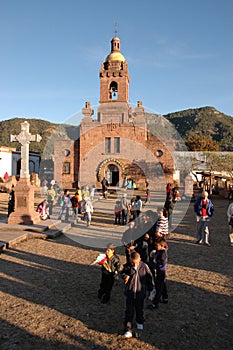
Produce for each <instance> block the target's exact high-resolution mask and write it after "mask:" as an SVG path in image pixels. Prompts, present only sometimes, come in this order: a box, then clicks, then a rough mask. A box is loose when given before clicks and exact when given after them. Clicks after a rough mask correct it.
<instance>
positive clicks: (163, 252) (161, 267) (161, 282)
mask: <svg viewBox="0 0 233 350" xmlns="http://www.w3.org/2000/svg"><path fill="white" fill-rule="evenodd" d="M155 248H156V251H152V252H151V257H152V258H153V261H152V263H150V267H151V268H153V269H154V270H155V271H156V273H155V290H156V294H155V297H154V299H153V301H152V304H151V305H149V308H150V309H152V310H154V309H157V308H158V307H159V302H160V301H162V302H163V303H164V304H167V303H168V293H167V283H166V270H167V249H166V240H165V239H164V238H163V237H160V238H158V239H157V241H156V243H155ZM161 298H162V300H161Z"/></svg>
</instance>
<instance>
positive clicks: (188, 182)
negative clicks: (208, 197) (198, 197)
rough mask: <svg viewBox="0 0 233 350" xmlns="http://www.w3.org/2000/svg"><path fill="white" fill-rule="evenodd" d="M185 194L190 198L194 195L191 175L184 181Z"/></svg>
mask: <svg viewBox="0 0 233 350" xmlns="http://www.w3.org/2000/svg"><path fill="white" fill-rule="evenodd" d="M184 194H185V196H187V197H190V198H191V197H192V195H193V179H192V176H191V175H188V176H186V178H185V180H184Z"/></svg>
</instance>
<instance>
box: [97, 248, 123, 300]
mask: <svg viewBox="0 0 233 350" xmlns="http://www.w3.org/2000/svg"><path fill="white" fill-rule="evenodd" d="M115 248H116V247H115V246H114V244H112V243H110V244H108V245H107V248H106V251H105V254H106V257H107V260H106V262H105V264H103V265H102V267H101V270H102V276H101V282H100V288H99V290H98V298H99V299H100V300H101V303H103V304H106V303H107V302H108V301H109V299H110V295H111V290H112V287H113V285H114V280H115V276H116V275H117V274H118V272H119V271H120V259H119V257H118V256H117V255H116V254H115Z"/></svg>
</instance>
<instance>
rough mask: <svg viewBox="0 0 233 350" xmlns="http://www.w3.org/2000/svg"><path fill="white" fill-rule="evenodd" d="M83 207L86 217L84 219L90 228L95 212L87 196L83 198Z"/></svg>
mask: <svg viewBox="0 0 233 350" xmlns="http://www.w3.org/2000/svg"><path fill="white" fill-rule="evenodd" d="M82 207H83V215H84V216H83V218H84V221H86V222H87V227H88V226H90V224H91V215H92V214H93V211H94V209H93V205H92V202H91V200H90V198H87V197H85V196H84V197H83V204H82Z"/></svg>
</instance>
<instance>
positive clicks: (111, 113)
mask: <svg viewBox="0 0 233 350" xmlns="http://www.w3.org/2000/svg"><path fill="white" fill-rule="evenodd" d="M99 82H100V93H99V96H100V97H99V105H98V107H97V113H96V114H97V115H96V116H95V118H94V110H93V109H92V106H91V104H90V102H86V103H85V106H84V108H83V109H82V115H83V118H82V120H81V123H80V126H79V132H78V134H77V138H76V140H67V139H66V140H57V141H55V144H54V178H55V180H56V181H57V182H58V183H59V185H60V186H62V188H75V187H77V186H79V187H81V186H85V185H88V186H93V185H94V186H95V187H96V188H100V187H101V181H102V179H103V177H105V178H106V179H107V180H108V182H109V184H110V186H113V187H122V186H123V184H124V181H127V180H134V182H135V183H136V188H137V189H140V190H144V189H145V188H146V186H148V184H149V186H150V188H151V189H154V190H164V189H165V186H166V183H168V182H171V183H173V182H174V174H175V166H174V157H173V155H174V152H175V151H176V150H179V147H180V141H179V140H177V139H176V138H175V137H173V136H172V133H169V131H168V129H169V127H168V126H167V125H166V122H165V120H164V119H165V118H163V117H162V116H159V115H156V114H149V113H147V112H146V111H145V109H144V107H143V104H142V102H141V101H140V100H139V101H138V102H137V105H136V106H135V107H134V108H133V107H132V106H131V105H130V104H129V85H130V76H129V70H128V63H127V61H126V59H125V57H124V56H123V54H122V53H121V42H120V39H119V38H118V37H117V36H114V37H113V39H112V40H111V51H110V53H109V54H108V55H107V56H106V58H105V60H104V61H103V62H102V64H101V67H100V70H99Z"/></svg>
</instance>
